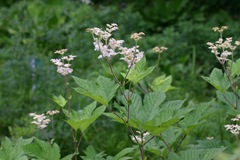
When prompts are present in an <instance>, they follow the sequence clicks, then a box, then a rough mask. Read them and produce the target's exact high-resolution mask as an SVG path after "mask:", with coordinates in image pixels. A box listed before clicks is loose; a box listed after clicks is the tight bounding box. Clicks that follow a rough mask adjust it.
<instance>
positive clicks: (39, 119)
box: [29, 113, 50, 129]
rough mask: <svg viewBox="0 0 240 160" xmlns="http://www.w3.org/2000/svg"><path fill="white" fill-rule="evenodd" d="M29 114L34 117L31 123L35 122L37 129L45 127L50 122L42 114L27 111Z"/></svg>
mask: <svg viewBox="0 0 240 160" xmlns="http://www.w3.org/2000/svg"><path fill="white" fill-rule="evenodd" d="M29 116H30V117H33V119H34V121H32V122H31V123H33V124H35V125H36V126H37V128H39V129H44V128H46V127H47V125H48V124H49V122H50V119H48V118H47V117H46V116H45V115H44V114H36V113H29Z"/></svg>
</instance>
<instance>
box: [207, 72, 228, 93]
mask: <svg viewBox="0 0 240 160" xmlns="http://www.w3.org/2000/svg"><path fill="white" fill-rule="evenodd" d="M202 78H203V79H204V80H205V81H207V82H208V83H210V84H211V85H213V86H214V87H215V88H216V89H217V90H219V91H220V92H226V91H227V89H228V88H229V87H230V84H229V81H228V79H227V77H226V76H225V75H224V74H223V72H222V70H220V69H218V68H214V69H213V71H212V73H211V74H210V76H209V77H205V76H202Z"/></svg>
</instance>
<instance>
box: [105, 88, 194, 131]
mask: <svg viewBox="0 0 240 160" xmlns="http://www.w3.org/2000/svg"><path fill="white" fill-rule="evenodd" d="M165 98H166V96H165V93H164V92H162V91H157V92H152V93H148V94H146V95H145V97H144V99H143V100H142V98H141V97H140V96H139V95H138V94H133V95H132V97H131V104H130V106H129V108H130V118H129V121H128V125H129V126H131V127H134V128H136V129H140V128H141V129H142V130H147V131H148V132H150V133H151V134H152V135H159V134H160V133H162V132H163V131H164V130H166V129H167V128H169V127H171V126H172V125H174V124H175V123H177V122H179V121H180V120H181V119H182V118H184V116H185V115H186V114H187V113H188V112H190V111H191V110H192V108H181V107H182V105H183V103H184V101H169V102H166V103H164V104H162V102H163V101H164V100H165ZM123 104H124V105H125V107H126V108H127V106H126V105H127V103H126V100H125V102H124V101H123ZM122 113H124V112H122ZM116 114H118V115H116ZM105 115H106V116H109V117H110V118H112V119H113V120H114V121H117V122H120V123H125V122H124V121H126V119H127V115H124V114H120V113H115V114H114V113H105Z"/></svg>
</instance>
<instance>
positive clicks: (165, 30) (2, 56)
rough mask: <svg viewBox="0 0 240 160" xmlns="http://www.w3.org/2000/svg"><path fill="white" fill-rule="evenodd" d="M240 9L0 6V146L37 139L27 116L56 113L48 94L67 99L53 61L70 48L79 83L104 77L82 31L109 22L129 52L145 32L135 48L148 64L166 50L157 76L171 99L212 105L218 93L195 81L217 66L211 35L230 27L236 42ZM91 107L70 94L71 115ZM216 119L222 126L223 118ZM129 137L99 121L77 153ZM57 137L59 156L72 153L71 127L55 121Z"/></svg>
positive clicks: (141, 0) (118, 0) (76, 1)
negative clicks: (169, 81) (168, 82)
mask: <svg viewBox="0 0 240 160" xmlns="http://www.w3.org/2000/svg"><path fill="white" fill-rule="evenodd" d="M239 8H240V2H239V1H238V0H232V1H231V3H229V1H227V0H222V1H217V0H212V1H207V0H198V1H191V0H168V1H166V0H152V1H147V0H138V1H126V0H125V1H124V0H115V1H111V0H102V1H98V0H93V1H92V2H91V3H90V4H86V3H84V2H83V1H80V0H54V1H52V0H19V1H14V0H8V1H5V0H0V109H1V111H0V139H1V138H3V137H4V136H9V137H11V138H12V139H17V138H18V137H21V136H23V137H29V136H33V135H36V134H37V132H36V129H35V127H34V126H32V125H31V124H30V121H31V120H30V118H29V117H28V113H30V112H37V113H41V112H45V111H47V110H50V109H57V108H56V105H55V104H54V103H53V102H52V100H51V97H52V94H56V95H59V94H62V95H64V93H65V88H64V81H63V79H62V77H61V76H60V75H58V74H57V73H56V68H55V67H54V65H52V64H51V62H50V59H51V58H53V57H54V51H55V50H59V49H62V48H67V49H68V50H69V53H71V54H73V55H77V56H78V58H77V59H76V60H75V61H74V64H73V68H74V73H73V74H74V75H76V76H78V77H82V78H90V79H93V78H95V77H96V76H97V75H98V74H99V73H102V74H105V75H106V74H109V72H108V71H107V70H105V69H106V66H105V65H104V64H103V63H101V60H98V59H97V57H98V55H97V54H95V52H94V49H93V46H92V37H91V35H90V34H89V33H86V32H85V30H86V28H90V27H102V28H104V27H105V24H107V23H117V24H118V25H119V31H118V32H116V33H115V37H117V39H124V40H126V44H127V45H132V42H131V41H130V38H129V36H130V34H132V33H134V32H140V31H141V32H144V33H145V34H146V36H144V38H143V39H141V41H140V49H141V50H143V51H145V55H146V57H147V60H148V63H149V65H153V64H155V63H156V56H155V55H153V54H152V53H151V49H152V48H153V47H154V46H156V45H160V46H166V47H168V48H169V50H168V51H167V52H166V53H164V55H163V56H162V57H161V62H160V74H162V75H163V74H166V75H172V76H173V85H174V86H175V87H177V88H178V89H177V90H174V91H171V92H170V93H168V94H169V98H170V99H187V100H189V101H191V102H199V101H208V100H211V99H213V98H214V97H215V91H214V90H213V88H212V87H211V86H209V85H208V84H207V83H206V82H205V81H203V79H202V78H201V77H200V76H201V75H206V76H208V75H209V73H210V71H211V70H212V69H213V68H214V67H216V66H218V63H217V61H216V59H215V57H214V56H213V55H212V54H211V53H210V51H209V50H208V48H207V46H206V43H207V42H208V41H215V40H216V39H217V38H218V34H217V33H213V32H212V31H211V28H212V27H215V26H221V25H227V26H229V30H227V31H226V32H225V36H226V37H228V36H234V39H235V40H236V39H238V40H239V39H240V30H239V26H240V21H239V20H240V13H239ZM237 52H238V51H237ZM236 57H239V56H238V55H236ZM115 69H116V70H117V69H118V68H115ZM71 82H72V80H71ZM72 86H74V84H72ZM88 102H90V100H89V99H87V98H84V97H81V96H79V95H77V94H76V93H74V92H73V103H72V104H73V108H81V107H83V106H85V105H86V104H88ZM220 114H223V113H220ZM62 117H63V115H59V116H57V117H56V118H57V119H59V120H60V119H62ZM215 118H216V117H212V119H215ZM218 119H219V121H221V123H222V124H224V118H223V119H221V118H219V117H218ZM214 125H215V124H214V122H212V121H211V119H210V123H208V125H206V126H205V127H202V128H200V129H199V131H198V130H196V132H195V133H193V134H194V136H196V135H197V136H198V138H203V137H204V134H202V132H203V131H204V130H206V131H207V130H208V129H209V128H213V126H214ZM214 127H215V128H218V127H219V126H214ZM200 130H201V132H200ZM220 132H222V130H220V131H219V133H220ZM127 133H128V131H127V130H126V129H125V128H124V127H122V126H121V125H120V124H116V123H114V122H111V121H109V119H107V118H106V117H101V118H100V119H99V120H98V121H97V122H96V123H94V125H93V126H91V127H90V129H89V130H88V131H87V133H86V135H84V141H83V144H82V145H81V148H86V146H88V145H94V147H95V148H96V149H97V150H98V151H102V150H105V151H106V152H107V153H108V154H115V153H118V152H119V151H120V150H122V148H124V147H127V146H129V145H131V144H132V142H131V140H130V137H129V136H128V134H127ZM219 133H212V134H213V136H219ZM221 134H224V133H221ZM38 136H41V135H38ZM50 136H51V135H50ZM194 136H193V137H194ZM56 137H57V139H56V141H57V142H58V144H59V145H60V146H61V149H62V151H63V153H71V151H72V150H71V149H70V148H71V138H70V131H69V128H68V126H66V125H65V124H62V122H59V121H57V124H56ZM42 138H43V137H42ZM221 138H222V139H223V138H224V136H223V135H221ZM109 139H111V140H110V141H108V140H109ZM189 139H190V140H191V138H189ZM192 141H193V140H192Z"/></svg>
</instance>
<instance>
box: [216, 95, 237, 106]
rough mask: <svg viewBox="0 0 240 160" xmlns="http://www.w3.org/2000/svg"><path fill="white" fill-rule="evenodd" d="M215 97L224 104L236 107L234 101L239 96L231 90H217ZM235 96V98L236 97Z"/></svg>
mask: <svg viewBox="0 0 240 160" xmlns="http://www.w3.org/2000/svg"><path fill="white" fill-rule="evenodd" d="M217 98H218V100H220V101H221V102H224V103H225V104H226V105H228V106H231V107H233V108H236V101H238V102H239V100H240V99H239V98H238V97H236V95H235V94H234V93H233V92H225V93H222V92H219V91H217ZM236 98H237V99H236Z"/></svg>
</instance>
